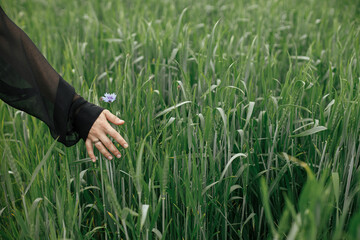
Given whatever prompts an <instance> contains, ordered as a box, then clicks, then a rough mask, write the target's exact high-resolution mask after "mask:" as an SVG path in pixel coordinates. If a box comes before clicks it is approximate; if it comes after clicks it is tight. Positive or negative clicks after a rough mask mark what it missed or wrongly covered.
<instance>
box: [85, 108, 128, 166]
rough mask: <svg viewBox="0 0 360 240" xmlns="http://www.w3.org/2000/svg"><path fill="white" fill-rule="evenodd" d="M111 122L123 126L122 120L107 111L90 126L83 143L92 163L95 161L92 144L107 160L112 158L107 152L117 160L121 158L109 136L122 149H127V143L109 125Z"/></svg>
mask: <svg viewBox="0 0 360 240" xmlns="http://www.w3.org/2000/svg"><path fill="white" fill-rule="evenodd" d="M108 121H110V122H112V123H114V124H116V125H122V124H124V120H121V119H119V118H118V117H116V116H115V115H114V114H112V113H111V112H110V111H109V110H104V111H102V112H101V113H100V115H99V117H98V118H97V119H96V121H95V122H94V124H93V125H92V127H91V129H90V131H89V134H88V137H87V139H86V141H85V146H86V150H87V152H88V154H89V157H90V158H91V160H92V161H93V162H95V161H96V157H95V155H94V149H93V144H94V145H95V147H96V148H97V149H98V150H99V151H100V153H102V154H103V155H104V156H105V157H106V158H107V159H109V160H111V159H112V158H113V157H112V156H111V154H110V153H109V152H108V150H109V151H110V152H112V154H114V155H115V156H116V157H117V158H120V157H121V154H120V152H119V150H118V149H117V148H116V147H115V145H114V144H113V143H112V141H111V140H110V139H109V138H108V136H107V134H109V135H110V136H111V137H112V138H113V139H115V140H116V141H117V142H118V143H119V144H120V145H121V146H123V147H124V148H127V147H128V144H127V142H126V141H125V140H124V138H123V137H122V136H121V135H120V134H119V133H118V132H117V131H116V130H115V129H114V128H113V127H112V126H111V125H110V124H109V122H108Z"/></svg>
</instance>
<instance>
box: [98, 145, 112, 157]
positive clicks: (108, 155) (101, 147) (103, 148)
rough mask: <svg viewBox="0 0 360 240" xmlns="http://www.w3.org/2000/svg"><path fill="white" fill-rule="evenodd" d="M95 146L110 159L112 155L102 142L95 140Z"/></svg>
mask: <svg viewBox="0 0 360 240" xmlns="http://www.w3.org/2000/svg"><path fill="white" fill-rule="evenodd" d="M94 145H95V147H96V148H97V149H98V150H99V152H100V153H101V154H102V155H104V156H105V157H106V158H107V159H109V160H111V159H112V156H111V154H110V153H109V152H108V151H107V150H106V148H105V147H104V145H103V144H102V142H97V143H95V144H94Z"/></svg>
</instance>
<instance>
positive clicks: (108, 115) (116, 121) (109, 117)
mask: <svg viewBox="0 0 360 240" xmlns="http://www.w3.org/2000/svg"><path fill="white" fill-rule="evenodd" d="M104 113H105V116H106V119H107V120H109V121H110V122H112V123H114V124H116V125H122V124H124V123H125V121H124V120H121V119H120V118H118V117H117V116H115V115H114V114H112V113H111V112H110V111H109V110H105V111H104Z"/></svg>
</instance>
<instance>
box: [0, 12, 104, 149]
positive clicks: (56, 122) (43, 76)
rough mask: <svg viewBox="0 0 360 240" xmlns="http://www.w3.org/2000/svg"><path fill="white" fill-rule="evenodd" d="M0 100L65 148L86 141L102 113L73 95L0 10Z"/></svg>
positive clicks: (28, 40) (38, 52)
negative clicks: (30, 118) (40, 123)
mask: <svg viewBox="0 0 360 240" xmlns="http://www.w3.org/2000/svg"><path fill="white" fill-rule="evenodd" d="M0 98H1V99H2V100H3V101H4V102H6V103H8V104H9V105H11V106H13V107H15V108H17V109H20V110H23V111H25V112H27V113H29V114H31V115H33V116H35V117H37V118H38V119H40V120H42V121H43V122H45V123H46V124H47V125H48V127H49V129H50V132H51V135H52V137H53V138H57V137H59V141H60V142H61V143H63V144H64V145H66V146H71V145H74V144H75V143H77V142H78V141H79V139H80V138H82V139H84V140H86V138H87V135H88V133H89V130H90V128H91V126H92V125H93V123H94V122H95V120H96V119H97V117H98V116H99V115H100V113H101V112H102V110H103V108H101V107H99V106H96V105H94V104H91V103H89V102H87V101H85V100H84V98H82V97H81V96H79V95H78V94H76V92H75V90H74V88H73V87H72V86H71V85H70V84H68V83H67V82H66V81H65V80H64V79H63V78H62V77H61V76H60V75H59V74H58V73H57V72H56V71H55V70H54V69H53V68H52V67H51V66H50V64H49V63H48V62H47V60H46V59H45V57H44V56H43V55H42V54H41V53H40V51H39V50H38V49H37V47H36V46H35V45H34V43H33V42H32V41H31V40H30V39H29V37H28V36H27V35H26V34H25V33H24V32H23V31H22V30H21V29H20V28H19V27H17V26H16V25H15V24H14V23H13V22H12V21H11V20H10V19H9V18H8V17H7V16H6V14H5V13H4V11H3V10H2V8H1V7H0Z"/></svg>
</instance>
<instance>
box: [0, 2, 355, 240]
mask: <svg viewBox="0 0 360 240" xmlns="http://www.w3.org/2000/svg"><path fill="white" fill-rule="evenodd" d="M1 5H2V7H3V8H4V10H5V12H6V13H7V14H8V16H9V17H10V18H11V19H12V20H13V21H14V22H15V23H16V24H17V25H18V26H20V27H21V28H22V29H23V30H24V31H25V32H26V33H27V34H28V35H29V37H30V38H31V39H32V40H33V41H34V42H35V44H36V45H37V46H38V47H39V49H40V50H41V51H42V53H43V54H44V55H45V56H46V58H47V59H48V60H49V62H50V63H51V64H52V66H53V67H54V68H55V69H56V70H57V71H58V72H59V73H60V74H61V75H62V76H63V77H64V79H66V80H67V81H68V82H70V83H71V84H72V85H73V86H74V87H75V89H76V91H77V92H78V93H79V94H81V95H82V96H83V97H84V98H85V99H87V100H89V101H91V102H94V103H97V104H100V105H101V106H103V107H105V108H108V109H109V110H110V111H111V112H113V113H115V114H116V115H117V116H119V117H120V118H122V119H124V120H125V122H126V123H125V124H124V125H123V126H120V127H118V128H117V130H118V131H119V132H120V133H121V134H122V136H124V137H125V139H126V140H127V141H128V143H129V145H130V147H129V148H128V149H126V150H124V149H122V150H121V152H122V155H123V156H122V158H121V159H119V160H117V159H116V160H112V161H108V160H106V159H103V158H102V157H101V156H100V155H97V156H98V160H97V162H96V164H93V163H92V162H91V161H90V159H89V158H88V156H87V154H86V149H85V145H84V144H83V142H80V143H78V144H77V145H75V146H73V147H71V148H65V147H64V146H63V145H61V144H60V143H56V142H54V140H53V139H52V138H51V136H50V133H49V130H48V128H47V127H46V126H45V124H43V123H42V122H40V121H38V120H37V119H35V118H33V117H31V116H28V115H26V114H23V113H21V112H19V111H17V110H16V109H12V108H11V107H9V106H7V105H6V104H4V103H3V102H0V124H1V131H0V161H1V162H0V184H1V188H0V238H2V239H307V240H309V239H360V208H359V207H360V205H359V204H360V198H359V197H360V195H359V190H360V185H359V176H360V175H359V159H360V144H359V137H360V134H359V132H360V105H359V100H360V95H359V91H360V61H359V60H360V59H359V56H360V27H359V24H360V21H359V20H360V19H359V16H360V2H359V1H355V0H354V1H352V0H345V1H336V0H303V1H286V0H266V1H265V0H256V1H245V0H242V1H230V0H216V1H215V0H214V1H211V0H209V1H205V0H197V1H190V0H183V1H169V0H147V1H142V0H123V1H116V0H109V1H100V0H98V1H95V0H89V1H81V0H61V1H59V0H56V1H55V0H31V1H30V0H27V1H22V0H17V1H1ZM105 92H114V93H116V94H117V95H118V98H117V100H116V101H115V102H113V103H111V104H109V103H104V102H100V101H99V98H100V97H101V96H102V95H103V94H104V93H105Z"/></svg>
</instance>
